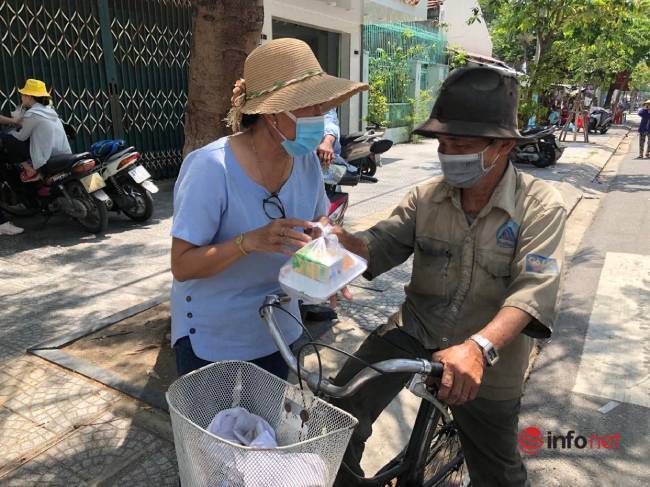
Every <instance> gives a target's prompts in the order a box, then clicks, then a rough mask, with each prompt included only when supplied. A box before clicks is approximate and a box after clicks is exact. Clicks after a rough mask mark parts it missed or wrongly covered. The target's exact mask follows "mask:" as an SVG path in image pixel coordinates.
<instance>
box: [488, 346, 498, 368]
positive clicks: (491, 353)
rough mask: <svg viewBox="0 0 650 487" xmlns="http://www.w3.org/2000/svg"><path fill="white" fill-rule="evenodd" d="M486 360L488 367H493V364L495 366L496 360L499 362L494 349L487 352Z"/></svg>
mask: <svg viewBox="0 0 650 487" xmlns="http://www.w3.org/2000/svg"><path fill="white" fill-rule="evenodd" d="M486 359H487V361H488V363H489V364H490V365H494V364H496V363H497V362H498V360H499V354H498V353H497V351H496V350H495V349H494V348H490V349H489V350H488V351H487V357H486Z"/></svg>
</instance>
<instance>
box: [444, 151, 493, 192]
mask: <svg viewBox="0 0 650 487" xmlns="http://www.w3.org/2000/svg"><path fill="white" fill-rule="evenodd" d="M491 145H492V144H489V145H488V146H487V147H486V148H485V149H483V150H482V151H481V152H476V153H473V154H453V155H452V154H443V153H442V152H438V157H439V158H440V167H441V168H442V174H443V175H444V177H445V181H447V182H448V183H449V184H450V185H451V186H454V187H455V188H470V187H472V186H474V185H475V184H476V183H477V182H478V181H479V180H480V179H481V178H482V177H483V176H485V175H486V174H487V173H488V172H490V171H491V170H492V168H493V167H494V161H496V160H497V158H498V157H499V155H500V153H499V154H497V155H496V156H495V157H494V159H492V162H491V163H490V165H489V166H488V167H485V160H484V155H485V151H486V150H488V149H489V148H490V146H491Z"/></svg>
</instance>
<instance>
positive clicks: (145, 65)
mask: <svg viewBox="0 0 650 487" xmlns="http://www.w3.org/2000/svg"><path fill="white" fill-rule="evenodd" d="M191 23H192V10H191V5H190V1H189V0H112V1H109V0H87V1H82V2H80V1H74V0H0V74H1V75H2V76H1V78H0V79H1V81H0V111H1V112H2V113H5V114H6V113H8V112H9V111H10V110H12V109H13V106H14V105H15V104H17V103H18V102H19V97H18V94H17V92H16V88H17V87H19V86H21V85H22V84H23V83H24V80H25V79H26V78H37V79H42V80H44V81H45V82H46V83H47V85H48V88H50V89H51V90H52V94H53V99H54V103H55V106H56V108H57V111H58V112H59V114H60V116H61V118H63V119H64V120H66V121H68V122H70V123H71V124H72V125H73V126H74V127H75V128H76V129H77V132H78V135H77V138H76V139H75V140H74V141H73V149H74V150H77V151H82V150H86V149H87V148H88V147H89V145H90V144H91V143H92V142H93V141H94V140H98V139H104V138H111V137H122V138H125V139H126V140H127V141H128V143H129V144H131V145H134V146H136V147H137V148H138V149H139V150H140V151H141V153H143V158H144V161H145V164H146V165H147V167H148V168H149V169H150V170H151V171H152V173H153V174H154V176H155V177H158V178H160V177H173V176H174V175H175V174H176V173H177V171H178V167H179V165H180V162H181V150H182V146H183V117H184V111H185V103H186V100H187V68H188V65H189V55H190V41H191Z"/></svg>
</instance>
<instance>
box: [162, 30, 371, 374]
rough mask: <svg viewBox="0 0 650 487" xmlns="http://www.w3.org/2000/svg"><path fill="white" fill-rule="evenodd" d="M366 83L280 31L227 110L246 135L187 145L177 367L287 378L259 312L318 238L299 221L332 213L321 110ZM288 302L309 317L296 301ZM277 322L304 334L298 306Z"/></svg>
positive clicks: (175, 315) (176, 267) (175, 319)
mask: <svg viewBox="0 0 650 487" xmlns="http://www.w3.org/2000/svg"><path fill="white" fill-rule="evenodd" d="M365 89H367V85H366V84H364V83H358V82H354V81H350V80H346V79H341V78H336V77H333V76H329V75H328V74H326V73H325V72H324V71H323V69H322V68H321V66H320V65H319V64H318V61H317V60H316V57H315V56H314V54H313V53H312V51H311V49H310V48H309V46H308V45H307V44H305V43H304V42H302V41H299V40H297V39H277V40H273V41H271V42H268V43H266V44H264V45H263V46H260V47H258V48H257V49H255V50H254V51H253V52H251V54H250V55H249V56H248V58H247V59H246V62H245V65H244V79H242V80H239V81H238V82H237V83H236V85H235V89H234V90H233V97H232V109H231V111H230V113H229V116H228V123H229V124H230V125H231V126H232V127H233V128H234V130H235V132H237V133H236V134H235V135H233V136H230V137H224V138H222V139H220V140H217V141H215V142H213V143H211V144H208V145H207V146H205V147H203V148H201V149H198V150H196V151H194V152H192V153H191V154H189V155H188V156H187V158H186V159H185V161H183V165H182V167H181V171H180V175H179V177H178V179H177V181H176V186H175V189H174V220H173V225H172V231H171V234H172V237H173V239H172V251H171V264H172V266H171V267H172V274H173V275H174V282H173V285H172V296H171V308H172V344H173V346H174V351H175V354H176V364H177V370H178V373H179V374H185V373H187V372H189V371H191V370H194V369H196V368H199V367H201V366H203V365H206V364H208V363H210V362H214V361H217V360H230V359H234V360H250V361H253V362H254V363H256V364H258V365H260V366H261V367H263V368H265V369H266V370H268V371H270V372H273V373H275V374H276V375H278V376H280V377H286V375H287V365H286V364H285V362H284V360H283V359H282V357H281V356H280V354H279V352H278V351H277V348H276V346H275V344H274V343H273V340H272V339H271V337H270V336H269V335H268V333H267V331H266V329H265V328H264V325H263V323H262V321H261V318H260V316H259V313H258V309H259V307H260V305H261V303H262V302H263V300H264V297H265V296H266V295H267V294H274V293H279V292H280V287H279V284H278V273H279V271H280V268H281V267H282V265H283V264H284V263H285V262H286V260H287V255H291V254H292V253H293V252H294V251H295V250H296V249H297V248H299V247H302V246H304V245H305V243H306V242H309V241H310V237H309V236H308V235H306V234H305V233H303V232H302V231H299V230H298V229H304V228H309V227H311V223H310V222H312V221H314V220H316V219H318V218H320V217H322V216H323V215H325V214H327V209H328V200H327V197H326V195H325V189H324V185H323V178H322V174H321V170H320V163H319V160H318V157H317V156H316V152H315V150H316V148H317V146H318V144H319V143H320V142H321V139H322V138H323V133H324V121H323V116H322V114H323V113H325V112H326V111H327V110H329V109H330V108H331V107H333V106H336V105H337V104H340V103H342V102H343V101H345V100H347V99H348V98H350V97H351V96H352V95H354V94H355V93H358V92H359V91H362V90H365ZM240 129H242V131H239V130H240ZM286 311H289V312H290V313H292V314H293V315H294V316H300V313H299V310H298V303H297V302H293V303H291V304H290V305H288V307H287V309H286ZM278 320H279V324H280V328H281V330H282V333H283V335H284V336H285V338H286V339H287V341H288V342H290V343H291V342H293V341H295V340H296V339H297V338H298V337H299V336H300V334H301V333H302V329H301V327H300V326H299V324H298V323H296V322H295V321H294V319H293V318H292V317H291V316H290V315H289V314H287V313H278Z"/></svg>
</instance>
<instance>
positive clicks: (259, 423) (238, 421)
mask: <svg viewBox="0 0 650 487" xmlns="http://www.w3.org/2000/svg"><path fill="white" fill-rule="evenodd" d="M208 431H209V432H210V433H212V434H213V435H217V436H218V437H219V438H223V439H224V440H228V441H232V442H233V443H237V444H238V445H243V446H252V447H255V448H275V447H276V446H278V442H277V440H276V439H275V431H274V430H273V428H272V427H271V425H270V424H269V423H268V422H267V421H266V420H265V419H264V418H261V417H259V416H258V415H257V414H253V413H250V412H249V411H248V410H247V409H244V408H231V409H224V410H223V411H219V412H218V413H217V415H216V416H215V417H214V419H213V420H212V421H211V422H210V424H209V425H208Z"/></svg>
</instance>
